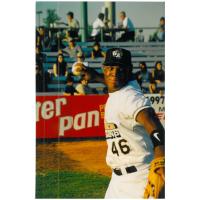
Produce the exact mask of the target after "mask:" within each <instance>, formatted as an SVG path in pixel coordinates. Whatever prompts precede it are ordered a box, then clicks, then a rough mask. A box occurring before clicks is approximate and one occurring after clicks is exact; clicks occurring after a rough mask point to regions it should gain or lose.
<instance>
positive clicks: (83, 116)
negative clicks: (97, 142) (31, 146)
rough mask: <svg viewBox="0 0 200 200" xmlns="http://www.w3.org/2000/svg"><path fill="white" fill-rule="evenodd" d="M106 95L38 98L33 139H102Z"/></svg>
mask: <svg viewBox="0 0 200 200" xmlns="http://www.w3.org/2000/svg"><path fill="white" fill-rule="evenodd" d="M107 98H108V96H107V95H91V96H37V97H36V138H37V139H39V138H58V137H59V138H82V137H101V136H102V137H103V136H105V132H104V122H103V115H104V106H105V103H106V100H107Z"/></svg>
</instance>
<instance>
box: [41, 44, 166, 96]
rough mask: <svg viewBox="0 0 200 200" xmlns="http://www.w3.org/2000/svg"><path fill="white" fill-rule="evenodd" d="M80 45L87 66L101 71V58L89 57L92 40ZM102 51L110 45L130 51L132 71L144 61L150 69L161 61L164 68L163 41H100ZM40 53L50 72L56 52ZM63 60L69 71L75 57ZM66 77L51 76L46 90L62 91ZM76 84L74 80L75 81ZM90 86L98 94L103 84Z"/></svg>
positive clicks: (45, 67) (44, 66)
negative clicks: (44, 56) (44, 57)
mask: <svg viewBox="0 0 200 200" xmlns="http://www.w3.org/2000/svg"><path fill="white" fill-rule="evenodd" d="M77 45H79V46H81V48H82V49H83V52H84V54H85V57H86V59H85V61H86V62H88V63H89V67H92V68H94V69H95V70H97V71H98V72H99V73H102V70H101V65H102V62H103V58H97V59H91V58H90V55H91V54H90V52H91V50H92V45H93V43H92V42H77ZM101 47H102V50H103V51H106V50H107V49H109V48H112V47H122V48H126V49H128V50H130V51H131V53H132V63H133V73H135V72H136V71H138V70H139V62H141V61H144V62H146V65H147V68H148V70H149V71H151V70H152V69H153V68H154V65H155V62H156V61H158V60H159V61H162V63H163V69H165V67H164V66H165V43H164V42H101ZM42 53H44V54H45V55H46V59H45V62H44V63H43V68H44V70H45V71H48V72H49V73H50V74H51V73H52V68H53V64H54V63H55V62H56V56H57V54H58V53H57V52H51V51H49V49H45V50H44V51H43V52H42ZM65 61H66V62H67V63H68V71H69V72H70V71H71V67H72V64H73V63H74V62H75V59H72V58H69V57H68V56H67V55H66V56H65ZM65 83H66V77H53V76H52V77H51V82H50V83H49V84H48V92H63V91H64V89H65ZM75 84H76V82H75ZM90 87H92V88H96V89H97V91H98V92H99V94H102V93H103V88H104V87H105V85H104V84H100V83H90ZM142 87H143V88H147V87H148V86H147V84H145V83H144V84H142ZM158 87H160V88H164V84H159V85H158Z"/></svg>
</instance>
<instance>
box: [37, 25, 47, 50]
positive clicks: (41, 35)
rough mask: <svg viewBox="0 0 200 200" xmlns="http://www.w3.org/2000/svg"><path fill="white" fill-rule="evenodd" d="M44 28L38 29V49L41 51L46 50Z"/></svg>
mask: <svg viewBox="0 0 200 200" xmlns="http://www.w3.org/2000/svg"><path fill="white" fill-rule="evenodd" d="M44 35H45V34H44V27H43V26H40V27H38V28H37V29H36V47H38V48H39V49H40V50H41V51H42V50H43V49H44Z"/></svg>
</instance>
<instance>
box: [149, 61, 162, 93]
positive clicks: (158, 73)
mask: <svg viewBox="0 0 200 200" xmlns="http://www.w3.org/2000/svg"><path fill="white" fill-rule="evenodd" d="M150 79H151V80H150V82H151V83H150V85H149V91H150V92H152V93H160V92H162V89H159V88H158V87H157V86H158V84H160V83H164V81H165V71H164V70H163V69H162V62H161V61H157V62H156V64H155V69H154V70H153V71H152V73H151V78H150Z"/></svg>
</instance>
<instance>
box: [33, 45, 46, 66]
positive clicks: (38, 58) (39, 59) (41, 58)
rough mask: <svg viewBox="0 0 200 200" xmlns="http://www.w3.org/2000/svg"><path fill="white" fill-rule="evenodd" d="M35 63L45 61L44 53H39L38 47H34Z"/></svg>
mask: <svg viewBox="0 0 200 200" xmlns="http://www.w3.org/2000/svg"><path fill="white" fill-rule="evenodd" d="M35 52H36V63H43V62H45V59H46V55H45V54H44V53H41V50H40V48H39V47H36V50H35Z"/></svg>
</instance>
